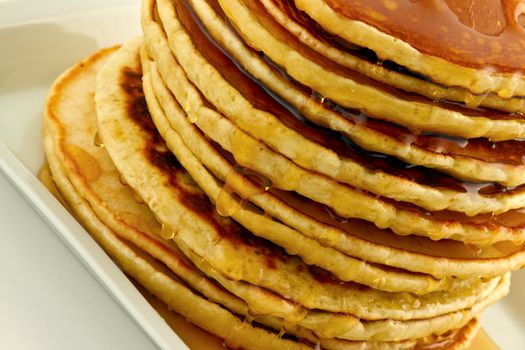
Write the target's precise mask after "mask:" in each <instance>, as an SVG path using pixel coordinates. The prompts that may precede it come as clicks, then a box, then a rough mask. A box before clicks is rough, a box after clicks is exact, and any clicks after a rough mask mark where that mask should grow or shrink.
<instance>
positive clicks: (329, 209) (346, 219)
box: [324, 206, 348, 224]
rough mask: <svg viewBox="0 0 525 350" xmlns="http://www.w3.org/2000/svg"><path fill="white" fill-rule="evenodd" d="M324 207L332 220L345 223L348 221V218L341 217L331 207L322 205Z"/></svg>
mask: <svg viewBox="0 0 525 350" xmlns="http://www.w3.org/2000/svg"><path fill="white" fill-rule="evenodd" d="M324 209H325V210H326V212H327V213H328V214H329V215H330V218H331V219H332V220H335V221H337V222H338V223H340V224H346V223H347V222H348V218H343V217H341V216H339V215H337V214H336V213H335V212H334V211H333V210H332V209H331V208H329V207H327V206H324Z"/></svg>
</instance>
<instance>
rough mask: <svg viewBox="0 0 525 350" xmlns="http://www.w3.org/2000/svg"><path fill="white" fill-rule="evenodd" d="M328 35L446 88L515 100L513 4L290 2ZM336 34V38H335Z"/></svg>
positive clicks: (516, 15) (520, 84) (517, 6)
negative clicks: (399, 65) (491, 92)
mask: <svg viewBox="0 0 525 350" xmlns="http://www.w3.org/2000/svg"><path fill="white" fill-rule="evenodd" d="M295 3H296V5H297V7H298V8H299V9H301V10H303V11H305V12H306V13H308V15H310V16H311V17H312V18H314V19H315V20H316V21H317V22H319V23H320V24H321V25H322V26H323V27H324V28H326V29H327V30H328V31H330V32H332V33H334V34H336V35H339V36H341V37H342V38H344V39H345V40H348V41H349V42H351V43H354V44H356V45H359V46H362V47H368V48H370V49H372V50H373V51H374V52H376V53H377V54H378V56H379V57H380V58H382V59H385V60H392V61H394V62H396V63H399V64H401V65H402V66H405V67H407V68H409V69H410V70H413V71H415V72H418V73H421V74H423V75H425V76H428V77H430V78H431V79H432V80H434V81H437V82H439V83H442V84H444V85H447V86H463V87H465V88H467V89H469V90H471V91H472V92H474V93H485V92H489V91H493V92H497V93H498V94H499V95H500V96H502V97H506V98H508V97H511V96H516V95H518V96H523V95H524V92H525V85H524V82H525V81H524V80H523V77H522V76H521V75H522V73H523V69H524V68H525V66H524V65H523V62H521V60H519V59H516V58H517V57H521V56H523V54H524V53H525V34H524V31H523V27H522V25H523V16H522V12H523V10H524V7H523V4H522V3H521V2H520V1H515V0H509V1H500V0H491V1H481V2H461V1H454V0H447V1H437V0H434V1H423V2H421V1H415V2H412V1H410V2H409V1H402V2H397V1H366V2H363V1H340V0H296V1H295ZM343 28H344V30H343Z"/></svg>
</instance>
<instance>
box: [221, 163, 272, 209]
mask: <svg viewBox="0 0 525 350" xmlns="http://www.w3.org/2000/svg"><path fill="white" fill-rule="evenodd" d="M246 180H249V181H250V182H251V185H254V186H253V187H254V188H251V187H252V186H245V185H243V184H242V182H243V181H246ZM236 184H237V185H236ZM239 186H243V188H244V187H247V189H245V190H244V192H243V193H238V192H241V191H237V190H236V188H239ZM271 187H272V181H271V180H270V179H268V178H266V177H264V176H262V175H260V174H258V173H256V172H255V171H253V170H250V169H248V168H245V167H242V166H239V165H236V166H235V167H233V169H232V170H231V171H230V172H229V173H228V175H227V176H226V179H225V181H224V185H223V186H222V188H221V190H220V192H219V195H218V196H217V201H216V203H215V207H216V209H217V213H218V214H219V215H221V216H225V217H228V216H234V215H235V214H237V213H238V212H239V210H240V209H241V208H242V207H244V206H247V205H248V203H246V202H247V201H250V198H252V197H253V196H256V195H258V194H261V193H265V192H267V191H269V190H270V188H271ZM262 215H263V216H267V215H266V213H263V214H262Z"/></svg>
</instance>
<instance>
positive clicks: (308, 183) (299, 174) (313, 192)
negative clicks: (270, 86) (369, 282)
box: [147, 2, 522, 245]
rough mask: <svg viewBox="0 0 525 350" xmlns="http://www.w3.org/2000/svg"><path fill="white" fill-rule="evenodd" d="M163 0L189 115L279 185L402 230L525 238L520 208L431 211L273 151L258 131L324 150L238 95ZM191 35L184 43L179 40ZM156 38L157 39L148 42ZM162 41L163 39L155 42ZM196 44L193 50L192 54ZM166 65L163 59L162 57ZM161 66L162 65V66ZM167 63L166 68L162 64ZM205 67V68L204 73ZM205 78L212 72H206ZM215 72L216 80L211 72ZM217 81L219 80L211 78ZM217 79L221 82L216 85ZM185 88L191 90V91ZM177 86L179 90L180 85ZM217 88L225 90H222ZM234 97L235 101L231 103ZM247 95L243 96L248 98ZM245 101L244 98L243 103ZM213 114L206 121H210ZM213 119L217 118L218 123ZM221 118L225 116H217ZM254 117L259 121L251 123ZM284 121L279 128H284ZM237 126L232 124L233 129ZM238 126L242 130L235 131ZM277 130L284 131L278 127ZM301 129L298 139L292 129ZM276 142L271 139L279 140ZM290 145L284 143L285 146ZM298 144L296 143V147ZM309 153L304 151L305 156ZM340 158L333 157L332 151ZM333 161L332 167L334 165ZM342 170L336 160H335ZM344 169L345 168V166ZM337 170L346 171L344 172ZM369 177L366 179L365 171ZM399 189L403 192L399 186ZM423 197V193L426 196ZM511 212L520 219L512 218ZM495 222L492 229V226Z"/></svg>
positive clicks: (472, 238) (476, 238)
mask: <svg viewBox="0 0 525 350" xmlns="http://www.w3.org/2000/svg"><path fill="white" fill-rule="evenodd" d="M159 4H163V5H162V6H163V8H162V11H160V15H161V16H162V17H163V18H164V20H165V23H164V25H166V26H168V29H167V33H168V35H173V36H172V37H171V38H169V39H170V44H171V49H172V51H173V52H174V53H176V55H177V58H178V59H180V60H183V61H184V64H183V66H184V67H185V68H186V69H185V72H186V74H188V75H189V76H190V78H191V79H192V80H193V81H194V82H195V81H196V82H197V85H198V86H199V90H195V88H194V87H192V85H191V84H190V85H188V83H187V82H186V77H185V75H184V74H177V75H173V76H171V77H170V78H169V79H167V80H168V81H172V82H173V83H174V84H180V85H181V86H180V87H179V92H180V93H178V95H177V96H178V97H179V98H182V99H184V101H180V104H181V105H182V106H183V108H184V109H185V110H186V111H187V113H189V114H190V116H191V117H190V120H193V121H195V122H196V123H198V125H199V127H200V128H201V129H202V130H205V133H206V134H207V135H208V136H209V137H211V138H212V139H214V141H216V142H218V143H220V144H221V146H222V147H223V148H225V149H227V150H228V151H229V152H231V153H233V155H234V157H236V161H237V162H238V163H239V164H241V165H242V166H246V167H249V168H251V169H253V170H255V171H256V172H258V173H259V174H261V175H264V176H265V177H267V178H269V179H271V180H272V183H273V184H274V185H275V187H277V188H281V189H285V190H294V191H296V192H298V193H300V194H302V195H304V196H306V197H309V198H311V199H313V200H315V201H317V202H320V203H323V204H324V205H326V206H328V207H330V208H332V209H334V211H335V213H337V214H338V215H340V216H342V217H358V218H362V219H365V220H368V221H372V222H374V223H375V224H376V225H377V226H379V227H381V228H385V227H389V228H392V229H393V230H394V231H395V232H396V233H398V234H402V235H403V234H418V235H426V236H428V237H431V238H433V239H444V238H450V239H455V240H462V241H464V242H466V243H474V244H482V245H487V244H490V243H494V242H497V241H505V240H513V241H515V242H517V243H518V244H519V243H520V241H521V239H522V237H521V236H522V227H521V223H520V221H519V220H520V217H521V215H520V214H519V213H512V215H511V214H509V215H508V216H503V215H502V216H498V217H495V218H494V219H491V218H490V216H488V217H487V216H476V217H473V218H469V217H466V216H464V215H461V214H455V213H444V212H443V213H442V212H427V211H420V210H419V209H417V208H414V207H411V206H406V205H404V204H402V203H399V202H396V203H392V202H389V201H387V200H384V199H382V198H377V197H374V196H371V195H370V194H368V193H366V192H362V191H361V190H360V189H356V188H351V187H349V186H345V185H344V184H341V183H338V182H335V181H332V180H331V179H329V178H326V177H324V176H322V175H321V174H318V173H316V172H311V171H308V170H305V169H304V168H302V167H299V166H298V165H297V164H294V163H293V162H291V161H290V160H289V159H287V158H286V157H283V156H281V155H279V154H276V153H275V152H273V150H271V149H269V148H268V147H267V146H266V145H264V144H261V143H260V142H257V140H256V139H257V138H263V139H265V141H266V142H268V141H267V140H268V138H271V139H272V140H273V141H275V143H271V145H272V147H280V150H281V151H283V152H291V153H286V154H289V155H291V157H294V156H297V157H298V158H295V159H299V161H300V160H301V159H302V160H304V161H307V162H309V161H311V160H312V158H314V159H315V157H317V159H322V158H321V157H319V156H317V153H315V152H313V151H310V152H307V151H306V149H305V147H306V146H307V145H309V146H311V145H312V143H311V141H310V140H308V139H301V140H307V142H309V143H307V144H303V143H300V145H301V146H302V147H299V144H297V143H296V141H297V140H299V139H300V138H301V137H302V136H300V135H297V133H294V131H293V130H290V129H287V128H286V127H284V126H282V125H281V126H280V125H279V122H278V121H276V120H275V118H274V117H272V116H271V115H269V114H268V113H263V112H261V113H257V110H255V109H253V107H251V106H250V105H249V104H248V105H247V104H246V101H244V100H242V97H241V96H238V95H235V94H238V93H239V91H238V90H236V89H234V88H232V87H231V86H230V85H228V83H227V82H225V81H223V80H221V79H223V78H222V77H221V76H220V73H219V71H218V70H217V69H216V68H214V67H213V66H210V64H209V62H208V61H206V60H205V59H204V58H201V57H199V56H198V55H197V53H198V52H199V51H198V50H197V51H196V49H195V47H194V46H192V44H191V42H190V41H189V39H188V38H187V37H185V35H184V33H185V32H184V31H183V30H182V28H180V27H178V26H179V24H178V23H179V22H178V21H177V20H176V18H175V17H173V13H172V12H173V9H171V11H172V12H171V13H170V8H169V6H171V5H170V4H164V3H163V2H160V3H159ZM181 41H184V45H181V44H180V42H181ZM147 42H148V43H150V41H147ZM159 43H161V41H159V40H156V41H154V42H153V44H154V45H156V44H159ZM190 51H191V55H190ZM157 59H159V60H171V61H172V62H174V60H173V58H170V57H169V54H159V55H158V56H157ZM162 65H164V64H162ZM162 65H161V66H162ZM176 65H177V64H176V63H170V67H175V66H176ZM161 68H162V67H161ZM202 72H206V73H202ZM205 77H206V78H205ZM208 78H209V79H208ZM212 80H213V81H212ZM218 84H221V85H220V88H218V87H217V85H218ZM203 90H204V91H205V93H206V97H208V98H212V99H213V103H214V104H217V108H220V109H222V111H227V112H226V113H225V114H226V115H227V116H228V118H232V119H233V120H234V121H235V122H236V123H240V124H242V126H243V128H246V129H247V130H248V129H249V132H250V133H252V134H256V135H257V136H256V137H255V140H254V138H252V137H251V136H248V135H247V133H245V132H242V131H240V130H238V129H233V128H235V127H236V126H235V125H234V124H233V123H230V122H229V121H228V120H226V119H225V118H222V115H219V114H218V113H217V111H216V109H214V108H210V107H209V105H210V103H211V102H210V101H204V100H203V98H202V97H201V96H200V92H199V91H203ZM186 91H191V93H187V92H186ZM174 92H176V91H174ZM216 94H218V95H216ZM230 99H233V101H232V103H226V101H230ZM241 100H242V101H241ZM236 102H239V103H236ZM251 112H253V113H257V118H253V117H251ZM203 118H206V120H207V121H206V122H204V120H205V119H203ZM210 118H215V119H214V120H215V121H213V122H211V119H210ZM217 118H222V119H220V121H219V119H217ZM254 120H256V121H257V123H255V124H254V123H252V122H253V121H254ZM213 123H220V125H221V127H220V128H219V127H214V126H213V125H215V124H213ZM278 127H280V128H279V129H278ZM227 128H232V129H227ZM233 130H235V131H233ZM275 130H279V132H276V131H275ZM294 135H295V136H297V137H295V138H292V136H294ZM273 141H272V142H273ZM286 145H287V146H289V147H285V146H286ZM291 147H295V148H294V149H293V151H292V148H291ZM301 157H304V158H301ZM332 159H333V158H332ZM332 168H333V167H330V169H332ZM336 169H337V167H336ZM339 169H340V168H339ZM336 171H337V170H336ZM338 174H342V173H341V172H338ZM346 175H349V174H346ZM362 179H363V181H366V179H365V178H364V177H363V178H362ZM391 189H392V191H393V192H395V193H402V192H403V191H399V189H397V190H396V188H395V186H393V187H392V188H391ZM420 198H423V197H420ZM509 217H512V218H513V221H512V222H510V221H509V220H508V219H509ZM489 227H490V228H489Z"/></svg>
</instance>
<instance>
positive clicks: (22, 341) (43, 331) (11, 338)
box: [0, 0, 525, 350]
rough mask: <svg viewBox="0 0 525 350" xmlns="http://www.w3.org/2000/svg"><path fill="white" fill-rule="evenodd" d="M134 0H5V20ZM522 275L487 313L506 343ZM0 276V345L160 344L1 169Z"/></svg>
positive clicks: (508, 348)
mask: <svg viewBox="0 0 525 350" xmlns="http://www.w3.org/2000/svg"><path fill="white" fill-rule="evenodd" d="M132 3H137V1H130V0H111V1H108V0H104V1H102V0H91V1H63V0H61V1H59V0H46V1H37V0H0V25H5V24H10V23H16V22H19V21H25V20H32V19H36V18H40V17H49V16H53V15H58V14H62V13H67V12H75V11H84V10H92V9H96V8H98V7H100V6H104V7H108V6H113V5H114V6H119V5H124V4H132ZM35 35H38V33H35ZM0 88H1V82H0ZM519 274H520V275H519V278H518V279H517V284H518V285H515V286H514V288H513V292H512V293H511V296H510V297H509V298H508V299H506V300H505V301H503V302H502V303H500V304H499V305H498V306H496V307H493V308H491V309H489V310H488V311H487V313H486V314H485V315H484V316H483V317H482V321H483V324H484V326H485V328H486V330H487V333H488V334H489V335H490V336H491V337H492V338H493V339H495V340H496V342H497V343H498V344H500V346H501V347H502V349H505V350H513V349H516V350H518V349H522V348H523V347H522V345H520V344H514V342H513V341H512V339H509V337H507V336H506V335H507V334H509V330H510V331H511V332H523V330H524V329H523V325H525V301H524V299H525V297H524V296H523V295H522V294H521V293H520V292H518V290H521V291H522V290H524V289H525V278H524V277H525V273H524V272H523V271H522V272H520V273H519ZM0 281H1V282H0V284H1V285H0V348H1V349H19V350H22V349H43V350H47V349H53V350H60V349H129V350H132V349H141V350H148V349H156V346H155V345H154V344H153V343H152V342H151V340H150V339H149V338H148V336H147V335H146V334H145V333H144V332H143V331H142V330H141V329H140V327H139V326H138V325H137V324H136V323H135V322H134V321H133V320H132V319H131V318H130V317H129V316H128V314H127V313H126V312H125V311H124V310H123V309H122V308H121V307H120V306H119V305H118V304H117V303H116V302H115V301H114V300H113V299H112V297H111V296H110V295H109V294H108V293H107V292H106V291H105V290H104V288H103V287H102V286H101V285H100V284H99V283H98V281H97V280H96V279H95V278H94V277H93V276H92V275H91V273H90V272H89V270H88V269H86V268H85V267H84V266H83V264H82V263H81V262H80V261H79V260H78V259H77V258H76V257H75V256H74V255H73V253H72V252H71V251H70V250H69V248H68V247H66V246H65V245H64V244H63V243H62V242H61V240H60V239H59V238H58V237H57V236H56V234H55V233H54V232H53V230H52V229H50V228H49V227H48V226H47V225H46V223H45V222H44V221H43V220H42V219H41V218H40V217H39V215H38V214H37V213H36V212H35V211H34V210H33V208H32V207H31V205H30V204H29V203H27V202H26V200H25V199H24V198H23V197H22V195H21V194H20V193H18V191H17V190H16V188H15V187H14V186H13V185H12V184H11V183H10V182H9V181H8V180H7V178H6V177H5V176H4V175H3V174H2V173H1V172H0ZM515 281H516V279H515ZM509 313H511V314H512V315H513V316H511V317H509V316H508V315H509ZM510 334H512V333H510ZM514 334H518V333H514Z"/></svg>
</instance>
